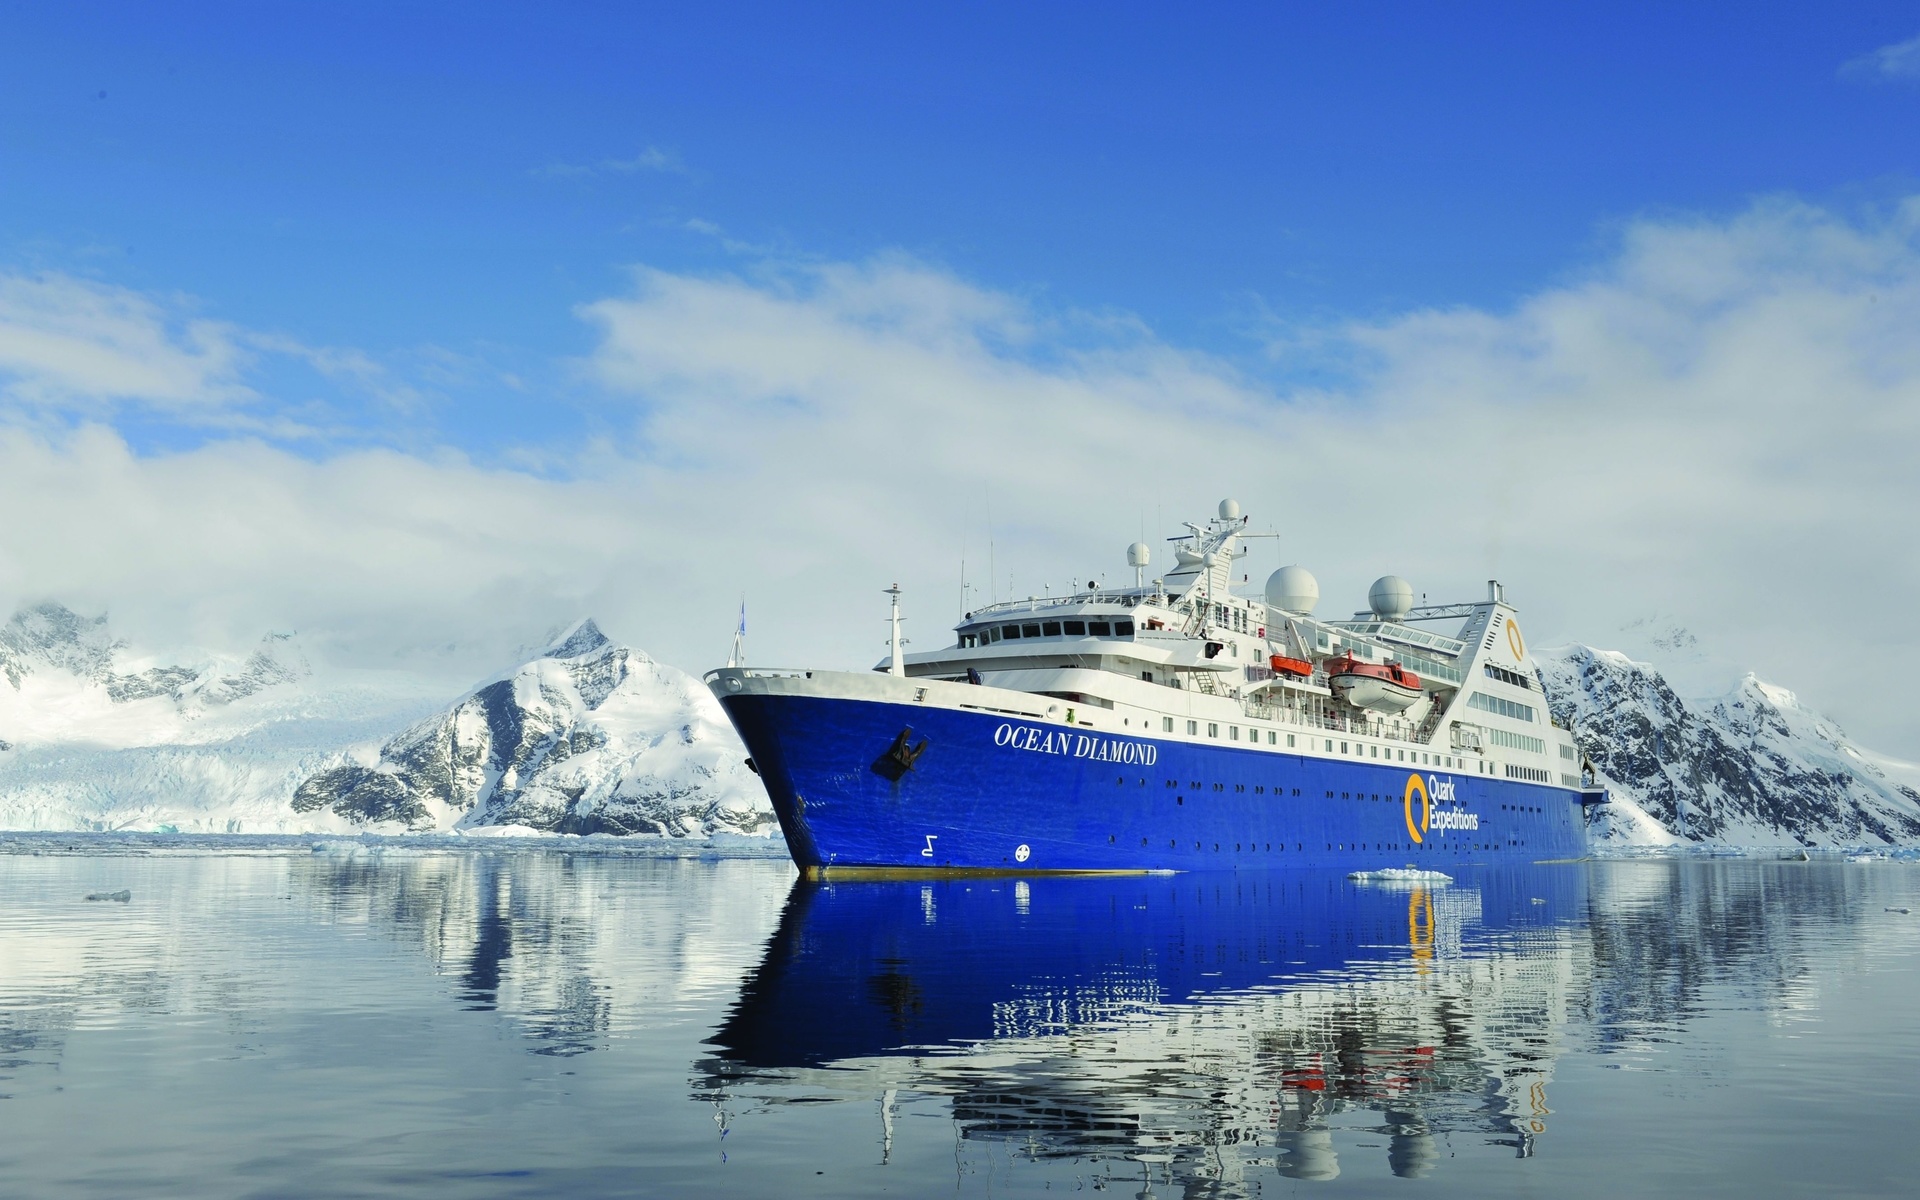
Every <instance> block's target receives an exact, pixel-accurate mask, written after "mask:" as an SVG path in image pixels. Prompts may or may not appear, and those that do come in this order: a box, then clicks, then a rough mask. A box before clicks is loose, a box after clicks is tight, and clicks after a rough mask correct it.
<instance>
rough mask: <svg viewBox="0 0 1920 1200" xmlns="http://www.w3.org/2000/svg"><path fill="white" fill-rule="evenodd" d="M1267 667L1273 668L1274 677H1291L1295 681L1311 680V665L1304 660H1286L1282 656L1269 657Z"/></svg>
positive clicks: (1285, 657)
mask: <svg viewBox="0 0 1920 1200" xmlns="http://www.w3.org/2000/svg"><path fill="white" fill-rule="evenodd" d="M1267 665H1268V666H1270V667H1272V668H1273V673H1274V674H1275V675H1291V676H1293V677H1294V678H1295V679H1311V678H1313V664H1312V663H1310V662H1308V661H1307V660H1306V659H1304V658H1288V657H1287V656H1286V655H1284V654H1275V655H1271V656H1269V657H1268V659H1267Z"/></svg>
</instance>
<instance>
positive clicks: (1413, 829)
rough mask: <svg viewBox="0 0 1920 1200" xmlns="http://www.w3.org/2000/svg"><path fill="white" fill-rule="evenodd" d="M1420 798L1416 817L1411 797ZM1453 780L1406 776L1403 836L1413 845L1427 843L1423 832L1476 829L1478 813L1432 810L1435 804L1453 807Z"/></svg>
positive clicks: (1434, 776)
mask: <svg viewBox="0 0 1920 1200" xmlns="http://www.w3.org/2000/svg"><path fill="white" fill-rule="evenodd" d="M1415 796H1418V797H1420V816H1419V819H1418V820H1416V819H1415V818H1414V815H1413V798H1414V797H1415ZM1454 803H1457V801H1456V800H1455V799H1454V793H1453V780H1451V779H1442V778H1440V777H1439V776H1438V775H1429V776H1427V777H1426V778H1425V779H1422V778H1420V776H1418V775H1409V776H1407V793H1406V810H1407V833H1408V834H1410V835H1411V836H1412V837H1413V840H1414V841H1416V842H1424V841H1426V840H1427V833H1428V832H1429V831H1434V832H1438V833H1445V832H1446V831H1447V830H1449V829H1478V828H1480V814H1479V813H1470V812H1466V811H1463V810H1461V809H1458V808H1443V809H1441V810H1439V811H1438V812H1435V811H1434V808H1433V806H1434V805H1435V804H1454Z"/></svg>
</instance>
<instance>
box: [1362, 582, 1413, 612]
mask: <svg viewBox="0 0 1920 1200" xmlns="http://www.w3.org/2000/svg"><path fill="white" fill-rule="evenodd" d="M1367 603H1368V604H1369V605H1371V606H1372V608H1373V615H1374V616H1376V617H1379V618H1381V619H1382V620H1387V621H1398V620H1400V619H1402V618H1403V617H1405V616H1406V615H1407V614H1408V613H1410V612H1412V611H1413V585H1412V584H1410V583H1408V582H1407V581H1406V580H1404V579H1402V578H1400V577H1399V576H1398V575H1382V576H1381V577H1380V578H1378V579H1376V580H1374V581H1373V586H1372V587H1371V588H1369V589H1367Z"/></svg>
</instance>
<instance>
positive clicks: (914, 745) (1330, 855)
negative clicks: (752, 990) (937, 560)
mask: <svg viewBox="0 0 1920 1200" xmlns="http://www.w3.org/2000/svg"><path fill="white" fill-rule="evenodd" d="M1248 524H1249V520H1248V518H1247V517H1246V516H1245V515H1243V514H1242V513H1241V511H1240V506H1239V505H1238V504H1237V503H1236V502H1235V501H1232V500H1224V501H1222V502H1221V503H1220V507H1219V511H1218V515H1217V516H1215V517H1214V518H1212V519H1211V520H1209V521H1207V522H1205V523H1204V524H1201V523H1188V524H1187V525H1186V526H1185V528H1186V530H1187V532H1186V533H1184V534H1182V535H1180V536H1178V537H1176V538H1173V539H1171V541H1172V548H1173V559H1174V561H1173V564H1172V566H1173V569H1172V570H1170V571H1167V572H1166V573H1165V574H1164V575H1162V576H1159V577H1156V578H1152V579H1149V578H1148V577H1147V576H1148V568H1149V566H1150V564H1151V562H1152V555H1151V553H1150V550H1149V547H1147V546H1146V545H1145V544H1144V543H1141V542H1135V543H1134V544H1133V545H1132V546H1130V547H1129V548H1128V551H1127V559H1128V563H1129V565H1130V566H1131V567H1132V568H1133V569H1134V573H1135V578H1134V585H1133V586H1132V587H1119V588H1112V587H1099V586H1095V585H1092V584H1090V585H1089V586H1088V587H1087V588H1086V589H1085V590H1083V591H1078V592H1076V593H1073V594H1069V595H1060V596H1048V597H1044V598H1028V599H1025V600H1018V601H1008V602H1002V603H994V604H991V605H988V606H986V607H984V608H980V609H978V610H976V611H973V612H969V613H966V614H965V616H964V618H963V619H962V620H961V622H960V623H959V625H957V626H956V627H955V630H954V633H955V637H954V641H953V644H952V645H950V646H948V647H946V648H944V649H941V650H935V651H930V652H924V653H913V654H908V653H905V644H904V643H903V641H902V639H901V635H900V619H901V618H900V591H899V589H898V588H897V587H895V588H890V589H888V593H889V594H890V595H891V596H892V599H893V609H892V639H891V643H890V653H889V655H888V657H887V658H886V659H884V660H882V662H881V663H879V664H878V665H877V666H875V667H874V668H873V669H872V670H867V671H828V670H803V669H767V668H761V667H749V666H747V665H745V664H744V662H743V661H741V660H742V658H743V656H742V655H741V654H740V653H739V652H738V647H737V645H736V654H735V658H734V661H733V662H732V663H731V665H729V666H727V667H724V668H721V669H719V670H715V671H711V672H708V674H707V676H706V681H707V684H708V686H709V687H710V688H711V689H712V690H713V693H714V695H715V696H716V697H718V698H719V700H720V703H721V704H722V706H723V707H724V708H725V709H726V712H727V715H728V717H729V718H730V719H731V720H732V722H733V725H734V727H735V728H736V729H737V730H738V731H739V733H740V736H741V738H742V740H743V741H744V742H745V744H746V747H747V752H748V754H749V756H750V757H749V760H748V761H749V765H751V766H752V767H753V769H754V770H755V771H756V772H757V773H758V774H759V776H760V778H761V780H762V781H763V782H764V783H765V785H766V788H767V795H768V797H769V798H770V800H771V801H772V803H773V808H774V811H775V813H776V814H777V815H778V817H779V820H780V826H781V830H782V832H784V833H785V835H786V840H787V846H788V848H789V849H790V850H791V852H792V854H793V859H794V862H795V863H797V864H798V865H799V866H800V868H801V870H802V871H803V872H804V873H806V874H808V875H810V876H847V875H858V874H872V873H893V872H898V871H903V870H904V871H915V870H935V871H986V872H1008V873H1019V874H1027V873H1038V872H1053V871H1064V872H1107V871H1130V872H1131V871H1194V870H1249V869H1269V868H1293V867H1313V868H1327V867H1339V868H1342V869H1348V870H1378V869H1404V868H1406V867H1409V866H1411V867H1415V868H1423V869H1446V868H1449V867H1452V866H1456V865H1468V864H1483V863H1503V862H1538V861H1545V860H1554V859H1566V858H1573V857H1578V856H1580V855H1582V854H1584V853H1585V850H1586V824H1587V814H1588V812H1589V811H1591V809H1592V808H1593V806H1595V805H1597V804H1601V803H1604V802H1605V792H1604V790H1602V789H1600V788H1598V787H1595V786H1594V784H1593V775H1592V771H1591V768H1590V766H1588V765H1587V764H1586V763H1584V762H1583V760H1582V759H1581V757H1580V753H1579V750H1578V749H1577V747H1576V746H1575V744H1574V740H1573V737H1572V734H1571V733H1570V731H1569V730H1567V729H1566V728H1564V727H1563V726H1562V725H1561V724H1560V723H1559V722H1557V721H1556V720H1555V719H1554V718H1553V716H1552V715H1551V713H1550V712H1549V710H1548V707H1547V703H1546V698H1545V696H1544V695H1543V694H1542V691H1541V685H1540V678H1539V675H1538V673H1537V672H1536V671H1535V670H1534V668H1533V666H1532V665H1531V663H1530V661H1529V660H1528V657H1527V647H1526V641H1525V638H1524V637H1523V635H1522V634H1521V631H1520V625H1519V623H1518V621H1517V620H1516V619H1515V617H1516V611H1515V609H1514V608H1513V607H1512V606H1511V605H1510V604H1509V603H1508V602H1507V599H1506V594H1505V590H1504V589H1503V587H1502V586H1501V584H1500V583H1499V582H1498V581H1490V582H1489V583H1488V585H1487V594H1486V597H1485V598H1484V599H1482V600H1477V601H1472V602H1468V603H1458V604H1440V605H1415V604H1414V602H1413V600H1414V594H1413V588H1412V587H1411V586H1410V585H1409V584H1408V583H1407V582H1406V581H1405V580H1402V579H1400V578H1397V577H1395V576H1391V575H1389V576H1385V577H1383V578H1381V579H1380V580H1378V581H1376V582H1375V583H1374V585H1373V587H1372V588H1371V589H1370V592H1369V609H1368V611H1365V612H1359V613H1355V614H1354V615H1353V616H1352V618H1351V619H1348V620H1328V619H1323V618H1320V617H1316V616H1315V615H1314V609H1315V608H1316V607H1318V605H1319V600H1320V595H1319V585H1318V583H1317V582H1316V581H1315V580H1314V578H1313V576H1312V574H1311V573H1310V572H1308V571H1307V570H1305V569H1304V568H1302V567H1299V566H1287V567H1282V568H1280V569H1279V570H1278V571H1275V572H1274V573H1273V574H1272V575H1271V576H1270V577H1269V578H1268V579H1267V580H1266V584H1265V587H1264V588H1263V589H1261V593H1260V594H1258V595H1249V594H1244V593H1245V592H1246V591H1250V590H1251V589H1249V588H1243V589H1242V591H1239V592H1237V591H1235V590H1234V586H1233V584H1234V580H1235V577H1236V572H1235V566H1236V564H1237V563H1238V562H1239V561H1240V560H1241V559H1243V558H1244V557H1245V556H1246V554H1247V543H1248V541H1249V540H1250V539H1252V538H1255V537H1260V536H1272V535H1265V534H1259V533H1255V532H1253V531H1252V530H1250V529H1249V527H1248ZM1241 578H1242V579H1243V580H1244V579H1245V576H1241Z"/></svg>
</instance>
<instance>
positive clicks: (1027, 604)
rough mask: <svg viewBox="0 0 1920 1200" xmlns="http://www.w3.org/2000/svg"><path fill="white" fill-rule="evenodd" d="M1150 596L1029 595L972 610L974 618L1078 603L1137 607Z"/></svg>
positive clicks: (1121, 593) (1096, 594) (1111, 593)
mask: <svg viewBox="0 0 1920 1200" xmlns="http://www.w3.org/2000/svg"><path fill="white" fill-rule="evenodd" d="M1151 599H1153V597H1152V596H1150V595H1149V596H1142V595H1138V594H1132V593H1126V592H1107V591H1093V592H1079V593H1076V594H1074V595H1071V596H1030V597H1028V598H1027V599H1025V600H999V601H996V602H994V603H992V604H988V605H983V606H982V607H980V608H976V609H974V610H973V616H974V619H975V620H978V619H979V618H981V617H991V616H1001V615H1006V614H1009V613H1028V612H1044V611H1046V610H1048V609H1054V608H1066V607H1072V606H1074V605H1080V604H1113V605H1118V606H1119V607H1121V608H1138V607H1140V605H1142V604H1145V603H1146V602H1147V601H1149V600H1151Z"/></svg>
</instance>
